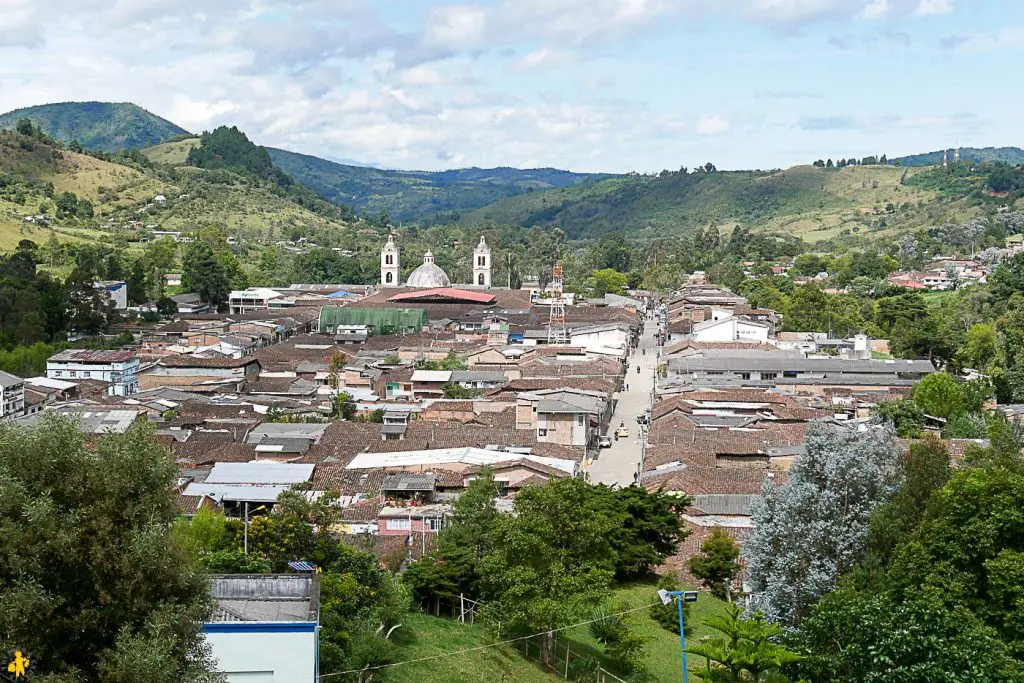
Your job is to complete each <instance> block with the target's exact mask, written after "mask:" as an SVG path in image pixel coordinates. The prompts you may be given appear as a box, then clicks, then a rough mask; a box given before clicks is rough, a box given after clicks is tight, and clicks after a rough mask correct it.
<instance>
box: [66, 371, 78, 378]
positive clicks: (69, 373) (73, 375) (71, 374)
mask: <svg viewBox="0 0 1024 683" xmlns="http://www.w3.org/2000/svg"><path fill="white" fill-rule="evenodd" d="M77 376H78V373H77V372H76V371H74V370H68V377H77Z"/></svg>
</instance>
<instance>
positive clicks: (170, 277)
mask: <svg viewBox="0 0 1024 683" xmlns="http://www.w3.org/2000/svg"><path fill="white" fill-rule="evenodd" d="M164 286H165V287H181V273H167V274H166V275H164ZM171 298H173V297H171Z"/></svg>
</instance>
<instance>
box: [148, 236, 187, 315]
mask: <svg viewBox="0 0 1024 683" xmlns="http://www.w3.org/2000/svg"><path fill="white" fill-rule="evenodd" d="M177 251H178V246H177V245H176V244H175V243H174V240H172V239H171V238H170V237H161V238H160V239H158V240H155V241H153V242H150V244H149V246H148V247H146V252H145V254H143V257H142V258H143V261H144V262H145V264H146V284H147V286H148V288H149V292H148V293H149V300H150V301H156V300H157V299H160V298H162V297H163V295H164V276H165V275H167V273H168V272H170V270H171V268H173V267H174V260H175V258H176V257H177Z"/></svg>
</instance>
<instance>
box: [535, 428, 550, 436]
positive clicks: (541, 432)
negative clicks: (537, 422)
mask: <svg viewBox="0 0 1024 683" xmlns="http://www.w3.org/2000/svg"><path fill="white" fill-rule="evenodd" d="M547 435H548V430H547V429H538V430H537V436H538V437H540V436H547Z"/></svg>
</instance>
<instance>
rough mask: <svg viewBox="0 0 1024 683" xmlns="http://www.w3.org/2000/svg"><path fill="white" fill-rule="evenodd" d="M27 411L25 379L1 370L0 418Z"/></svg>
mask: <svg viewBox="0 0 1024 683" xmlns="http://www.w3.org/2000/svg"><path fill="white" fill-rule="evenodd" d="M24 411H25V380H23V379H22V378H20V377H18V376H17V375H12V374H10V373H9V372H3V371H0V419H2V418H5V417H7V418H9V417H18V416H19V415H21V414H22V413H23V412H24Z"/></svg>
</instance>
